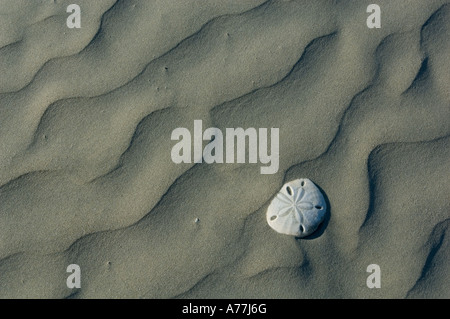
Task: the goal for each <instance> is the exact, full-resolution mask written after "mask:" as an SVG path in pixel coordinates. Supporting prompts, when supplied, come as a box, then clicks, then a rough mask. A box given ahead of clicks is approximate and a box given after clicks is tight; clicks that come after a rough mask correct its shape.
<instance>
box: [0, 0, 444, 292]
mask: <svg viewBox="0 0 450 319" xmlns="http://www.w3.org/2000/svg"><path fill="white" fill-rule="evenodd" d="M72 3H76V4H78V5H79V7H80V8H81V20H80V21H81V22H80V23H81V28H76V27H75V28H69V27H68V24H67V19H68V17H69V16H70V15H71V12H67V6H68V5H70V4H72ZM372 3H373V1H359V0H358V1H356V0H353V1H352V0H335V1H332V0H326V1H325V0H318V1H316V0H314V1H313V0H302V1H301V0H299V1H263V0H239V1H238V0H207V1H200V0H179V1H175V0H173V1H172V0H170V1H156V0H140V1H138V0H117V1H115V0H98V1H90V0H76V2H75V1H72V0H70V1H66V0H36V1H26V0H20V1H16V0H1V1H0V26H1V27H0V70H1V76H0V298H450V246H449V245H450V242H449V235H450V234H449V233H448V231H449V225H450V2H449V1H444V0H427V1H424V0H414V1H412V0H408V1H406V0H398V1H388V0H377V1H376V4H377V5H378V6H379V7H380V8H381V27H380V28H369V27H368V25H367V19H368V17H369V15H370V14H371V13H370V12H367V7H368V5H369V4H372ZM196 120H197V121H198V120H201V121H202V122H201V123H202V130H203V131H204V130H206V129H207V128H210V127H214V128H216V131H217V130H220V131H221V132H223V134H224V138H225V132H226V131H227V128H243V129H247V128H255V129H256V130H257V131H258V130H259V129H260V128H267V129H268V132H270V130H271V128H278V129H279V145H278V157H277V159H278V163H277V166H278V167H277V168H278V169H277V170H276V172H274V173H273V174H261V167H262V166H265V165H266V164H262V163H261V162H260V161H259V158H258V161H257V163H251V162H250V160H249V157H250V150H248V152H247V153H248V154H246V160H245V162H244V163H237V160H236V161H234V163H227V162H225V161H224V162H223V163H218V162H215V163H206V162H205V161H202V162H198V163H195V160H194V158H192V160H191V161H190V162H182V163H175V162H174V160H173V156H172V149H173V147H174V145H176V143H177V141H176V140H173V139H172V132H173V131H174V130H175V129H177V128H186V129H187V130H189V131H190V132H191V133H192V134H194V121H196ZM258 132H259V131H258ZM258 137H259V138H261V136H258ZM269 141H270V139H269ZM274 142H275V141H274V140H273V139H272V141H271V143H274ZM207 144H208V141H203V144H202V146H206V145H207ZM248 144H250V142H249V143H248ZM269 144H270V143H269ZM271 145H272V146H273V144H271ZM247 146H249V145H247ZM268 149H269V150H270V149H271V148H270V147H269V148H268ZM225 152H226V150H225V147H224V157H225ZM298 178H308V179H310V180H311V181H313V182H314V183H315V184H316V185H317V186H318V187H319V188H320V189H321V191H322V193H323V194H324V196H325V198H326V201H327V204H328V205H327V206H328V207H327V215H326V219H325V221H324V222H323V223H322V224H321V226H320V227H319V229H318V230H317V231H316V232H315V233H314V234H312V235H311V236H308V237H307V238H295V237H293V236H288V235H283V234H279V233H277V232H276V231H274V230H273V229H272V228H270V227H269V225H268V224H267V222H266V210H267V207H268V206H269V204H270V202H271V200H272V199H273V198H274V196H275V195H276V194H277V193H278V191H279V190H280V189H281V187H282V186H283V184H285V183H286V182H289V181H291V180H295V179H298ZM69 265H78V266H79V269H80V270H81V279H80V281H81V286H80V288H77V287H75V288H72V287H69V285H68V277H69V276H71V272H68V271H67V267H68V266H69ZM370 265H377V266H378V268H377V269H378V272H377V273H372V272H371V271H370V269H373V268H371V267H369V266H370ZM368 267H369V268H368ZM368 270H369V271H368ZM372 275H373V276H376V278H375V279H373V278H374V277H370V276H372ZM369 277H370V278H369ZM373 280H375V281H377V282H378V283H379V284H380V287H379V288H378V287H369V286H370V282H373Z"/></svg>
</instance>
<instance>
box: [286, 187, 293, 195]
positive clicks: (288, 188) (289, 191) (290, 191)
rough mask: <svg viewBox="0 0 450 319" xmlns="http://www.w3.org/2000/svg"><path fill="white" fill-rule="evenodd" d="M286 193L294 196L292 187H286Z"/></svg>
mask: <svg viewBox="0 0 450 319" xmlns="http://www.w3.org/2000/svg"><path fill="white" fill-rule="evenodd" d="M286 192H287V193H288V194H289V195H290V196H292V188H291V186H287V187H286Z"/></svg>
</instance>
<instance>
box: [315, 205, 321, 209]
mask: <svg viewBox="0 0 450 319" xmlns="http://www.w3.org/2000/svg"><path fill="white" fill-rule="evenodd" d="M314 207H315V208H317V209H323V207H322V206H320V205H316V206H314Z"/></svg>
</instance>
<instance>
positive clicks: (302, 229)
mask: <svg viewBox="0 0 450 319" xmlns="http://www.w3.org/2000/svg"><path fill="white" fill-rule="evenodd" d="M304 231H305V227H303V225H300V232H301V233H303V232H304Z"/></svg>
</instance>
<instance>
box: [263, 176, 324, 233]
mask: <svg viewBox="0 0 450 319" xmlns="http://www.w3.org/2000/svg"><path fill="white" fill-rule="evenodd" d="M326 209H327V206H326V202H325V198H324V196H323V195H322V193H321V191H320V190H319V188H318V187H317V186H316V185H314V183H313V182H312V181H310V180H309V179H307V178H300V179H296V180H293V181H291V182H289V183H286V184H284V185H283V187H282V188H281V190H280V191H279V192H278V194H277V195H276V196H275V198H274V199H273V200H272V202H271V203H270V205H269V207H268V208H267V214H266V218H267V223H268V224H269V226H270V227H272V228H273V229H274V230H276V231H277V232H279V233H281V234H286V235H293V236H296V237H305V236H308V235H310V234H312V233H313V232H314V231H315V230H316V229H317V228H318V227H319V225H320V223H321V222H322V221H323V220H324V218H325V212H326Z"/></svg>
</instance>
